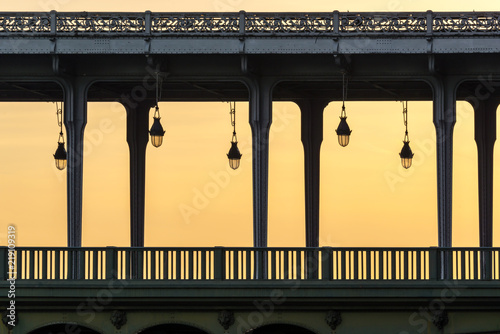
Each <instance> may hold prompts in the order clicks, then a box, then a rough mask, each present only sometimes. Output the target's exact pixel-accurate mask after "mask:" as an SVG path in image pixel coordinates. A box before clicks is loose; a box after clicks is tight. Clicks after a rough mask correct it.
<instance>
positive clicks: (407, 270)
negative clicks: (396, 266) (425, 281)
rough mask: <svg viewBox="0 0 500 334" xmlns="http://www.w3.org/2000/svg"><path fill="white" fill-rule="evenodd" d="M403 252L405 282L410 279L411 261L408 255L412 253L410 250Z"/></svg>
mask: <svg viewBox="0 0 500 334" xmlns="http://www.w3.org/2000/svg"><path fill="white" fill-rule="evenodd" d="M402 252H403V254H404V259H403V263H401V264H402V265H403V268H404V272H403V279H404V280H408V279H409V278H410V277H409V269H410V268H409V267H410V261H409V258H408V253H409V252H410V251H409V250H403V251H402Z"/></svg>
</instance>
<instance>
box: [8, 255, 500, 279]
mask: <svg viewBox="0 0 500 334" xmlns="http://www.w3.org/2000/svg"><path fill="white" fill-rule="evenodd" d="M445 263H446V264H447V265H448V266H449V268H444V266H443V264H445ZM0 268H2V270H1V272H0V275H1V277H0V278H1V279H2V280H5V279H8V278H14V279H17V280H29V281H36V280H111V279H119V280H125V279H131V280H171V281H222V280H227V281H244V280H274V281H279V280H282V281H284V280H316V281H436V280H442V279H453V280H500V270H499V268H500V248H435V247H431V248H330V247H322V248H224V247H214V248H120V247H101V248H98V247H93V248H64V247H60V248H57V247H22V248H21V247H20V248H16V249H15V250H9V249H8V248H7V247H2V248H0Z"/></svg>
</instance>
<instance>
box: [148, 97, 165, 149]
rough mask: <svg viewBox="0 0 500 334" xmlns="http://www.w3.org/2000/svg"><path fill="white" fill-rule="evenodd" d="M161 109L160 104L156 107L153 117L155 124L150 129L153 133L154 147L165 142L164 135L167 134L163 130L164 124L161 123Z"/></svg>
mask: <svg viewBox="0 0 500 334" xmlns="http://www.w3.org/2000/svg"><path fill="white" fill-rule="evenodd" d="M160 118H161V117H160V110H159V108H158V105H157V106H156V108H155V115H154V117H153V125H152V126H151V129H150V130H149V134H150V135H151V144H152V145H153V146H154V147H160V146H161V144H162V143H163V136H164V135H165V131H164V130H163V126H162V125H161V123H160Z"/></svg>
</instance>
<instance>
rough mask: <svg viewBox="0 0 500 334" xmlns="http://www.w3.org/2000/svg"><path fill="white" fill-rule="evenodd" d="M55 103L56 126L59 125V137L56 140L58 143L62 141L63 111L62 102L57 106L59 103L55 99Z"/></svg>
mask: <svg viewBox="0 0 500 334" xmlns="http://www.w3.org/2000/svg"><path fill="white" fill-rule="evenodd" d="M55 104H56V115H57V126H58V127H59V138H58V140H57V142H58V143H64V135H63V129H62V126H63V113H62V103H61V107H60V108H59V104H58V103H57V101H56V102H55Z"/></svg>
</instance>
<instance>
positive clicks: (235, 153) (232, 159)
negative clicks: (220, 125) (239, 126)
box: [227, 102, 241, 169]
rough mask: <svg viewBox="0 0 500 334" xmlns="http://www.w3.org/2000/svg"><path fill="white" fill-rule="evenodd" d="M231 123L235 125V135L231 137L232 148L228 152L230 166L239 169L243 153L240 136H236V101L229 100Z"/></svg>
mask: <svg viewBox="0 0 500 334" xmlns="http://www.w3.org/2000/svg"><path fill="white" fill-rule="evenodd" d="M229 108H230V112H229V113H230V114H231V125H232V126H233V137H232V138H231V148H230V149H229V152H228V153H227V158H228V159H229V167H231V168H232V169H237V168H238V167H240V160H241V153H240V150H239V149H238V138H237V137H236V102H233V103H231V102H229Z"/></svg>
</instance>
